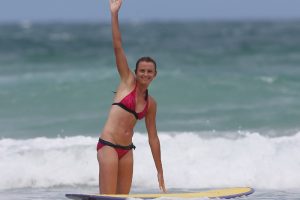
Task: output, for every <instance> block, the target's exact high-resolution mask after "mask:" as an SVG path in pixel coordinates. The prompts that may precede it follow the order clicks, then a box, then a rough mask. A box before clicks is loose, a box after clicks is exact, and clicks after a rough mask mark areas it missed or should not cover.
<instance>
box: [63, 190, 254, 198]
mask: <svg viewBox="0 0 300 200" xmlns="http://www.w3.org/2000/svg"><path fill="white" fill-rule="evenodd" d="M253 192H254V189H252V188H250V187H237V188H225V189H217V190H207V191H201V192H191V193H166V194H165V193H162V194H129V195H99V194H66V197H68V198H70V199H74V200H125V199H128V198H138V199H155V198H160V197H173V198H220V199H230V198H236V197H242V196H247V195H250V194H252V193H253Z"/></svg>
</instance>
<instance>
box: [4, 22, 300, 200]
mask: <svg viewBox="0 0 300 200" xmlns="http://www.w3.org/2000/svg"><path fill="white" fill-rule="evenodd" d="M121 29H122V33H123V42H124V47H125V51H126V53H127V56H128V61H129V64H130V65H131V66H132V67H133V66H134V65H135V61H136V60H137V58H139V57H141V56H144V55H147V56H148V55H149V56H152V57H153V58H155V59H156V60H157V63H158V76H157V78H156V79H155V80H154V82H153V84H152V85H151V87H150V88H149V90H150V95H152V96H153V97H154V98H155V99H156V100H157V102H158V113H157V127H158V131H159V134H160V137H161V142H162V153H163V163H164V167H165V176H166V182H167V185H168V187H169V188H175V189H174V190H178V189H179V190H188V189H190V188H219V187H234V186H251V187H254V188H255V189H256V190H257V193H255V194H254V195H252V196H250V197H248V198H247V199H270V198H271V199H297V196H299V194H300V192H299V185H300V182H299V180H300V177H299V174H300V171H299V169H300V160H299V156H298V154H299V151H300V149H299V147H300V137H299V136H300V131H299V130H300V123H299V119H300V101H299V99H300V93H299V91H300V67H299V66H300V22H298V21H284V22H280V21H279V22H268V21H261V22H260V21H256V22H250V21H240V22H211V21H210V22H184V23H183V22H182V23H181V22H164V23H162V22H160V23H158V22H149V23H122V27H121ZM117 84H118V74H117V72H116V69H115V67H114V57H113V50H112V46H111V32H110V25H109V24H88V23H82V24H79V23H74V24H63V23H49V24H34V23H33V24H17V23H16V24H1V25H0V109H1V111H0V127H1V131H0V177H2V178H1V180H0V196H1V195H4V197H5V198H11V199H23V198H22V197H23V196H27V199H34V197H32V196H30V195H29V194H34V195H36V197H35V198H37V199H46V197H45V193H46V192H45V191H49V193H47V195H48V196H49V199H50V196H51V198H54V197H55V198H56V199H59V198H61V199H64V197H61V193H64V192H69V193H70V191H72V190H73V191H74V192H71V193H76V191H75V190H76V189H75V188H78V189H77V190H80V189H82V190H86V191H91V192H92V191H93V190H94V189H96V186H97V170H98V165H97V161H96V157H95V156H96V152H95V144H96V141H97V137H98V135H99V133H100V132H101V129H102V126H103V124H104V123H105V120H106V116H107V112H108V110H109V108H110V106H111V103H112V98H113V92H112V91H114V90H115V89H116V87H117ZM135 131H136V133H135V137H134V142H135V144H136V146H137V150H136V151H135V159H136V164H135V165H136V166H135V177H134V183H133V191H135V190H139V189H140V188H145V190H144V192H145V191H146V192H147V191H152V190H153V188H156V187H157V184H156V177H155V171H154V166H153V161H152V160H151V154H150V152H149V148H148V145H147V137H146V134H145V133H146V129H145V126H144V123H143V122H140V123H139V124H138V125H137V127H136V129H135ZM178 147H180V148H178ZM180 149H185V150H186V151H182V150H180ZM145 155H148V156H147V157H146V158H145ZM183 161H184V162H183ZM21 163H22V166H23V168H22V169H23V170H24V171H25V172H26V173H24V172H23V171H20V167H19V166H20V164H21ZM83 169H84V170H86V171H84V172H82V171H83ZM145 169H147V171H149V173H147V175H145V174H144V171H145ZM175 173H176V174H178V176H177V177H174V176H173V174H175ZM96 190H97V189H96ZM156 192H157V191H156ZM20 194H21V195H20ZM22 194H23V195H22ZM26 194H27V195H26ZM43 195H44V196H43ZM42 197H43V198H42Z"/></svg>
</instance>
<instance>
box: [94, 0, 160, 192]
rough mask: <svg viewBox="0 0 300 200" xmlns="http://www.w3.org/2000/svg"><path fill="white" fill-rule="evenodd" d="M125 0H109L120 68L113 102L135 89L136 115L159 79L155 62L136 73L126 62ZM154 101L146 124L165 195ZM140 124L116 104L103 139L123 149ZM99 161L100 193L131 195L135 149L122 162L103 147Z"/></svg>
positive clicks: (107, 147) (112, 108) (150, 99)
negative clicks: (122, 18) (121, 12)
mask: <svg viewBox="0 0 300 200" xmlns="http://www.w3.org/2000/svg"><path fill="white" fill-rule="evenodd" d="M121 4H122V0H110V10H111V22H112V38H113V47H114V53H115V58H116V64H117V69H118V72H119V75H120V84H119V86H118V88H117V91H116V95H115V98H114V102H120V101H121V100H122V99H123V98H124V97H125V96H126V95H127V94H129V93H130V92H131V91H132V90H133V89H134V87H135V86H136V108H135V111H136V112H137V113H139V112H141V111H142V110H143V109H144V107H145V106H146V100H145V94H146V90H147V88H148V86H149V85H150V83H151V82H152V80H153V79H154V78H155V76H156V69H155V66H154V64H153V63H152V62H145V61H142V62H140V63H139V65H138V67H137V70H136V73H133V72H132V71H131V70H130V68H129V66H128V63H127V59H126V56H125V52H124V50H123V47H122V40H121V33H120V30H119V22H118V12H119V9H120V8H121ZM156 109H157V105H156V102H155V100H154V99H153V98H152V97H151V96H149V97H148V110H147V114H146V116H145V124H146V128H147V132H148V141H149V145H150V148H151V152H152V156H153V159H154V163H155V166H156V170H157V178H158V183H159V188H160V189H161V190H162V191H163V192H166V188H165V184H164V176H163V168H162V162H161V152H160V141H159V138H158V135H157V129H156ZM136 123H137V120H136V118H135V117H134V115H133V114H131V113H129V112H127V111H126V110H124V109H122V108H120V107H119V106H116V105H113V106H112V107H111V109H110V111H109V114H108V119H107V121H106V123H105V125H104V128H103V130H102V133H101V135H100V138H102V139H104V140H107V141H109V142H111V143H114V144H119V145H123V146H127V145H130V144H131V143H132V137H133V128H134V126H135V124H136ZM97 158H98V162H99V190H100V193H101V194H128V193H129V192H130V188H131V183H132V175H133V153H132V150H131V151H129V152H128V153H127V154H125V155H124V156H123V157H122V158H121V159H120V160H119V158H118V155H117V152H116V151H115V149H114V148H113V147H110V146H103V147H102V148H101V149H99V151H98V154H97Z"/></svg>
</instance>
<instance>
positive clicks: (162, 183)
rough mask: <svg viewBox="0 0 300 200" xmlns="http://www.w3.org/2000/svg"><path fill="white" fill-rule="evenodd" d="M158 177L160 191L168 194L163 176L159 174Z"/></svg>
mask: <svg viewBox="0 0 300 200" xmlns="http://www.w3.org/2000/svg"><path fill="white" fill-rule="evenodd" d="M157 177H158V183H159V189H160V190H162V191H163V192H164V193H167V190H166V187H165V182H164V177H163V175H162V174H158V176H157Z"/></svg>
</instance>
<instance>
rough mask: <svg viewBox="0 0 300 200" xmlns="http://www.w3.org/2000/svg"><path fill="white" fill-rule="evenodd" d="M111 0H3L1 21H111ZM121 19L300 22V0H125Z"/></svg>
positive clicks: (0, 3)
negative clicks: (292, 20) (294, 20)
mask: <svg viewBox="0 0 300 200" xmlns="http://www.w3.org/2000/svg"><path fill="white" fill-rule="evenodd" d="M109 14H110V13H109V0H0V22H22V21H30V22H35V21H38V22H46V21H50V22H51V21H56V22H57V21H62V22H66V21H72V22H74V21H75V22H76V21H79V22H84V21H92V22H95V21H96V22H98V21H99V22H100V21H108V20H109V19H110V15H109ZM120 16H121V17H120V20H128V21H149V20H166V21H169V20H244V19H250V20H258V19H267V20H268V19H275V20H286V19H300V0H123V6H122V9H121V12H120Z"/></svg>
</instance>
